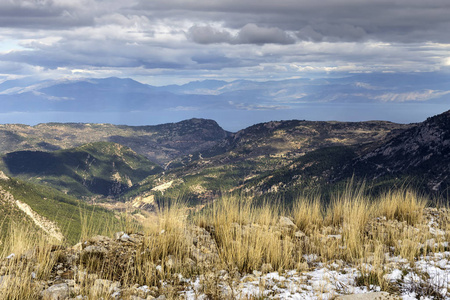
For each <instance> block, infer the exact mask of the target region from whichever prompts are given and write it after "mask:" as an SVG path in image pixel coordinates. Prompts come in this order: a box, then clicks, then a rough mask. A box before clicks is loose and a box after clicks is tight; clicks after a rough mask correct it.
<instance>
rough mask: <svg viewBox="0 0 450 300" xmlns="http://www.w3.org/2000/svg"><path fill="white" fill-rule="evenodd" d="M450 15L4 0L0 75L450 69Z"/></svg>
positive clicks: (325, 1)
mask: <svg viewBox="0 0 450 300" xmlns="http://www.w3.org/2000/svg"><path fill="white" fill-rule="evenodd" d="M449 15H450V1H448V0H429V1H423V0H396V1H393V0H371V1H367V0H321V1H317V0H313V1H311V0H280V1H273V0H270V1H269V0H247V1H242V0H151V1H150V0H127V1H123V0H79V1H73V0H2V1H0V73H1V74H0V76H1V77H0V78H2V79H1V80H6V79H11V78H20V77H23V76H37V77H40V78H43V79H45V78H61V77H68V78H77V77H95V78H102V77H110V76H117V77H130V78H134V79H136V80H139V81H141V82H145V83H149V84H154V85H166V84H172V83H179V84H180V83H186V82H189V81H192V80H202V79H210V78H213V79H223V80H234V79H251V80H268V79H279V78H280V79H285V78H298V77H309V78H311V77H315V76H323V74H326V75H327V76H334V75H336V74H342V73H361V72H430V71H448V70H449V69H450V34H449V29H450V18H449V17H448V16H449Z"/></svg>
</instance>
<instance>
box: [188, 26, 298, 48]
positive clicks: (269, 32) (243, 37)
mask: <svg viewBox="0 0 450 300" xmlns="http://www.w3.org/2000/svg"><path fill="white" fill-rule="evenodd" d="M188 37H189V38H190V39H191V40H192V41H194V42H196V43H199V44H216V43H228V44H256V45H262V44H281V45H287V44H293V43H295V40H294V38H293V37H292V36H290V35H289V34H287V33H286V32H284V31H283V30H281V29H279V28H275V27H270V28H266V27H259V26H257V25H256V24H247V25H245V26H244V27H242V29H240V30H239V32H238V33H237V34H236V35H232V34H231V33H230V32H229V31H227V30H223V29H217V28H213V27H211V26H208V25H207V26H197V25H195V26H192V27H191V28H190V29H189V31H188Z"/></svg>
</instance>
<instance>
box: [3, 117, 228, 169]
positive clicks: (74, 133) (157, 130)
mask: <svg viewBox="0 0 450 300" xmlns="http://www.w3.org/2000/svg"><path fill="white" fill-rule="evenodd" d="M227 136H228V132H226V131H225V130H223V129H222V128H221V127H220V126H219V125H218V124H217V123H216V122H215V121H212V120H205V119H190V120H185V121H181V122H178V123H169V124H162V125H156V126H123V125H122V126H119V125H111V124H82V123H47V124H38V125H36V126H27V125H21V124H6V125H0V153H8V152H13V151H19V150H38V151H54V150H58V149H69V148H73V147H78V146H80V145H83V144H87V143H92V142H99V141H104V142H115V143H120V144H122V145H124V146H127V147H130V148H131V149H133V150H134V151H136V152H137V153H139V154H141V155H144V156H146V157H147V158H148V159H150V160H151V161H154V162H156V163H159V164H165V163H167V162H169V161H170V160H172V159H175V158H177V157H180V156H183V155H187V154H189V153H192V152H195V151H203V150H205V149H209V148H210V147H212V146H213V145H215V143H216V142H217V141H220V140H222V139H223V138H225V137H227Z"/></svg>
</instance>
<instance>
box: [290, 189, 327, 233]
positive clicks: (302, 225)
mask: <svg viewBox="0 0 450 300" xmlns="http://www.w3.org/2000/svg"><path fill="white" fill-rule="evenodd" d="M323 210H324V209H323V204H322V201H321V199H320V196H319V195H314V196H312V197H308V196H302V197H299V198H297V199H296V200H295V202H294V205H293V207H292V216H293V218H294V223H295V224H296V225H297V226H298V228H299V229H300V230H301V231H303V232H305V233H307V234H310V233H312V232H314V231H316V230H319V229H320V228H321V227H322V226H323V214H324V211H323Z"/></svg>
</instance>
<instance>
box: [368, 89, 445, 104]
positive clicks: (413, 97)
mask: <svg viewBox="0 0 450 300" xmlns="http://www.w3.org/2000/svg"><path fill="white" fill-rule="evenodd" d="M448 94H450V91H434V90H424V91H415V92H406V93H385V94H382V95H378V96H374V97H373V99H376V100H380V101H383V102H406V101H427V100H431V99H434V98H438V97H442V96H445V95H448Z"/></svg>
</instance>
